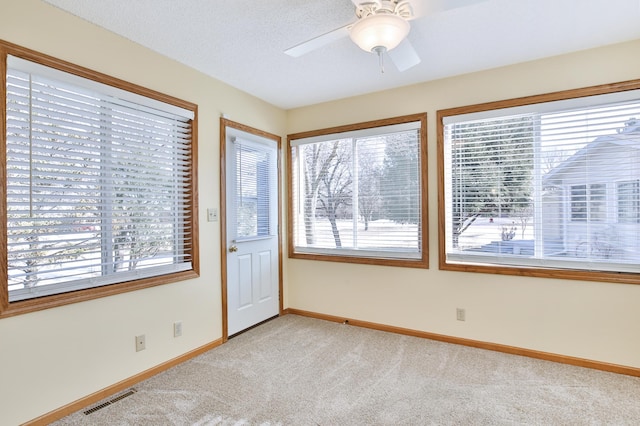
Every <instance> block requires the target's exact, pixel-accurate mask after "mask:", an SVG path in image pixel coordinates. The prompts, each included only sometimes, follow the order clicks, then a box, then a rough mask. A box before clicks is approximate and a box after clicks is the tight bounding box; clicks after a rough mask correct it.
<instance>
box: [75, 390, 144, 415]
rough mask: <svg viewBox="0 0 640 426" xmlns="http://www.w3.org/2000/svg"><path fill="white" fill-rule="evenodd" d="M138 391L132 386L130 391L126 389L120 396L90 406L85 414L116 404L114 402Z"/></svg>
mask: <svg viewBox="0 0 640 426" xmlns="http://www.w3.org/2000/svg"><path fill="white" fill-rule="evenodd" d="M136 392H137V390H135V389H133V388H131V389H129V390H128V391H126V392H124V393H121V394H120V395H118V396H114V397H113V398H111V399H110V400H108V401H105V402H101V403H100V404H98V405H96V406H95V407H91V408H89V409H88V410H87V411H85V412H84V414H85V415H87V416H88V415H89V414H91V413H95V412H96V411H98V410H102V409H103V408H104V407H107V406H109V405H111V404H114V403H116V402H118V401H120V400H121V399H125V398H126V397H128V396H131V395H133V394H134V393H136Z"/></svg>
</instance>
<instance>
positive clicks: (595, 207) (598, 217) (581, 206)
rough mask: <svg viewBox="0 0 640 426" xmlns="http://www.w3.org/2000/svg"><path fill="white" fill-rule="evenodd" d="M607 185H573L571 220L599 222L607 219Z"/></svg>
mask: <svg viewBox="0 0 640 426" xmlns="http://www.w3.org/2000/svg"><path fill="white" fill-rule="evenodd" d="M606 191H607V186H606V185H605V184H601V183H599V184H591V185H571V220H572V221H574V222H585V221H587V220H589V221H593V222H598V221H603V220H605V219H606V214H607V212H606Z"/></svg>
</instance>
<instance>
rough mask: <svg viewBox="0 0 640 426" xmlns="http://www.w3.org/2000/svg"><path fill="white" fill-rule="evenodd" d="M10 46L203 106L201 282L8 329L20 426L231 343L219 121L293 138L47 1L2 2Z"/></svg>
mask: <svg viewBox="0 0 640 426" xmlns="http://www.w3.org/2000/svg"><path fill="white" fill-rule="evenodd" d="M0 39H2V40H5V41H9V42H12V43H15V44H18V45H21V46H24V47H28V48H30V49H33V50H37V51H40V52H43V53H47V54H49V55H52V56H55V57H58V58H61V59H64V60H67V61H70V62H73V63H76V64H79V65H82V66H85V67H88V68H91V69H94V70H97V71H100V72H103V73H106V74H110V75H113V76H115V77H119V78H122V79H124V80H127V81H130V82H133V83H137V84H140V85H142V86H146V87H149V88H151V89H155V90H158V91H161V92H164V93H167V94H170V95H173V96H176V97H178V98H181V99H184V100H187V101H190V102H194V103H196V104H198V106H199V155H200V157H199V204H200V217H199V221H200V258H201V277H200V278H199V279H195V280H190V281H185V282H180V283H176V284H170V285H164V286H160V287H155V288H151V289H147V290H142V291H136V292H131V293H126V294H122V295H118V296H114V297H108V298H104V299H99V300H94V301H90V302H85V303H80V304H74V305H69V306H64V307H60V308H55V309H49V310H46V311H40V312H36V313H32V314H28V315H20V316H15V317H10V318H6V319H2V320H0V424H1V425H14V424H19V423H21V422H24V421H27V420H30V419H33V418H35V417H38V416H40V415H42V414H43V413H46V412H49V411H51V410H54V409H56V408H59V407H61V406H63V405H65V404H68V403H70V402H73V401H75V400H77V399H79V398H81V397H84V396H87V395H89V394H91V393H93V392H95V391H97V390H100V389H103V388H105V387H107V386H109V385H112V384H114V383H116V382H118V381H120V380H123V379H126V378H128V377H131V376H133V375H135V374H137V373H140V372H141V371H144V370H147V369H149V368H151V367H154V366H156V365H158V364H160V363H162V362H164V361H167V360H169V359H172V358H175V357H177V356H179V355H181V354H184V353H186V352H189V351H191V350H193V349H195V348H198V347H200V346H203V345H205V344H207V343H209V342H212V341H214V340H216V339H219V338H220V337H221V336H222V319H221V318H222V317H221V302H220V300H221V289H220V261H219V259H220V249H219V247H220V242H219V239H220V230H219V226H220V223H219V222H215V223H210V222H207V221H206V217H205V213H206V208H207V207H219V204H220V201H219V181H220V179H219V173H220V169H219V117H220V114H221V113H223V112H224V113H226V114H228V115H229V116H230V118H231V119H232V120H235V121H238V122H241V123H243V124H247V125H250V126H253V127H257V128H259V129H261V130H264V131H267V132H271V133H275V134H282V135H284V134H285V130H286V128H285V124H286V113H285V112H284V111H282V110H280V109H278V108H275V107H273V106H270V105H268V104H266V103H265V102H262V101H260V100H257V99H256V98H253V97H251V96H248V95H246V94H244V93H242V92H240V91H238V90H236V89H233V88H231V87H229V86H227V85H225V84H222V83H220V82H218V81H216V80H214V79H211V78H209V77H206V76H204V75H203V74H200V73H198V72H196V71H193V70H191V69H189V68H187V67H185V66H182V65H180V64H178V63H176V62H174V61H170V60H168V59H166V58H164V57H162V56H160V55H158V54H156V53H154V52H152V51H150V50H147V49H144V48H142V47H140V46H138V45H136V44H134V43H131V42H130V41H128V40H125V39H123V38H121V37H118V36H115V35H114V34H112V33H109V32H107V31H104V30H102V29H100V28H98V27H96V26H94V25H91V24H88V23H86V22H84V21H82V20H80V19H77V18H75V17H73V16H71V15H69V14H67V13H64V12H62V11H60V10H58V9H56V8H54V7H51V6H49V5H47V4H45V3H42V2H40V1H38V0H0ZM176 320H181V321H183V328H184V329H183V336H182V337H180V338H174V337H173V331H172V330H173V328H172V327H173V322H174V321H176ZM142 333H144V334H146V339H147V349H146V350H145V351H143V352H138V353H136V352H135V350H134V336H135V335H137V334H142Z"/></svg>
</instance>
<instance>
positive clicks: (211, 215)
mask: <svg viewBox="0 0 640 426" xmlns="http://www.w3.org/2000/svg"><path fill="white" fill-rule="evenodd" d="M207 221H208V222H217V221H218V209H216V208H215V207H212V208H208V209H207Z"/></svg>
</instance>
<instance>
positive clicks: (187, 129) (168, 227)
mask: <svg viewBox="0 0 640 426" xmlns="http://www.w3.org/2000/svg"><path fill="white" fill-rule="evenodd" d="M0 48H2V55H3V59H4V60H3V70H2V72H3V73H4V75H5V78H6V84H5V87H4V88H3V91H2V97H3V103H4V104H5V105H6V109H5V116H4V117H3V121H4V129H3V132H2V133H3V135H2V145H3V147H2V156H3V163H4V165H3V168H4V182H3V185H4V188H5V191H4V194H3V197H2V201H1V202H0V203H1V206H2V212H3V217H4V218H5V220H4V221H3V224H2V234H3V235H2V237H3V239H4V241H6V246H5V245H3V248H4V247H6V250H5V251H4V253H2V256H3V258H4V259H3V261H4V262H5V266H6V268H4V267H3V269H2V271H3V276H2V281H3V282H4V285H3V289H2V293H3V297H2V299H1V300H2V306H1V307H0V309H1V313H2V314H4V315H9V314H12V313H13V312H21V311H23V310H24V311H29V310H35V309H40V308H42V307H43V306H45V305H46V306H51V305H52V302H51V300H49V299H50V298H51V297H54V296H55V300H56V302H55V303H53V305H56V304H64V303H68V301H69V300H73V301H77V300H84V299H89V298H95V297H100V296H102V295H103V294H113V293H114V292H120V291H127V290H132V289H137V288H143V287H148V286H150V285H157V284H161V283H166V282H171V281H176V280H180V279H186V278H190V277H195V276H197V239H196V238H195V235H197V228H196V223H197V221H196V220H195V214H196V211H195V208H194V206H195V200H194V198H193V197H194V194H195V191H194V189H195V186H196V181H195V170H194V163H193V159H194V158H195V147H196V143H195V140H194V132H193V126H194V123H195V114H196V106H195V105H193V104H189V103H187V102H184V101H179V100H177V99H174V98H171V97H168V96H165V95H161V94H159V93H156V92H153V91H150V90H147V89H143V88H140V87H138V86H135V85H132V84H129V83H125V82H121V81H119V80H116V79H113V78H110V77H107V76H102V75H100V74H97V73H95V72H91V71H88V70H84V69H81V68H79V67H77V66H73V65H70V64H67V63H65V62H62V61H58V60H55V59H52V58H49V57H46V56H44V55H39V54H37V53H35V52H32V51H29V50H27V49H23V48H19V47H17V46H13V45H10V44H0ZM5 271H6V273H5ZM64 295H68V297H65V296H64Z"/></svg>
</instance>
